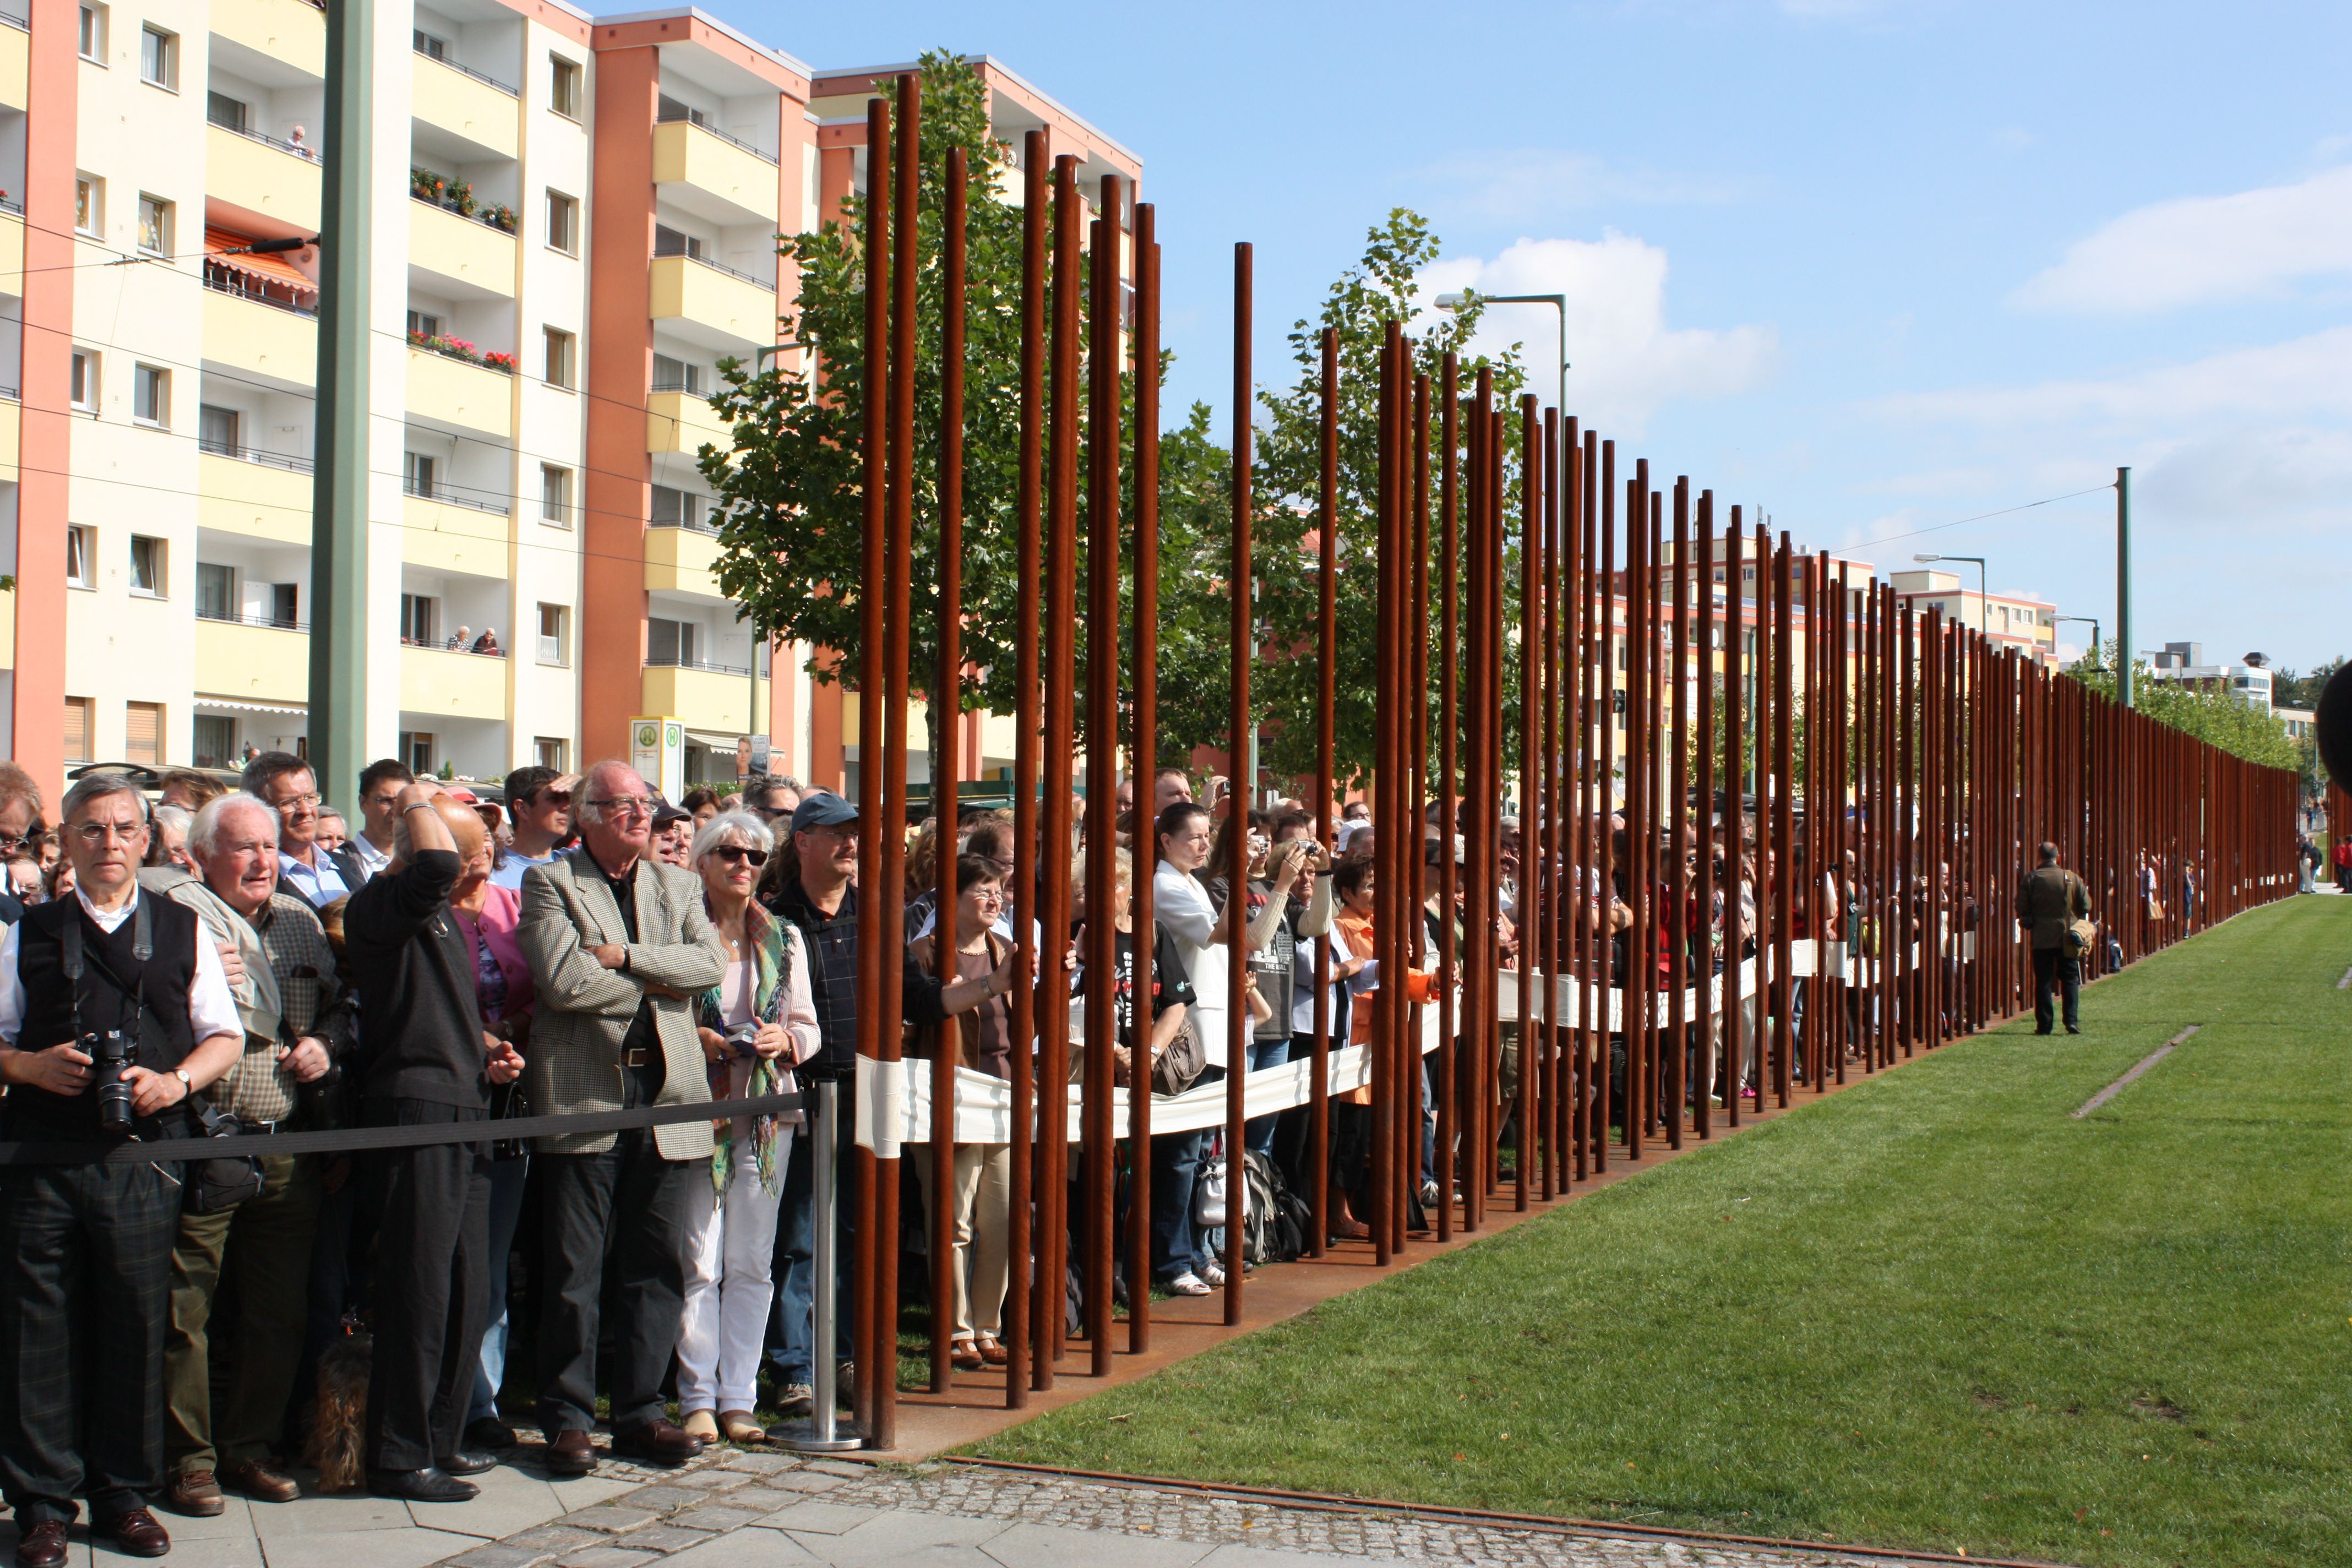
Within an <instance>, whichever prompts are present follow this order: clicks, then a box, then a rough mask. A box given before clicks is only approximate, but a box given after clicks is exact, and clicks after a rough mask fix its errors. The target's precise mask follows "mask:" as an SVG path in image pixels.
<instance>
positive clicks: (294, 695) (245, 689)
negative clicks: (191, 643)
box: [195, 616, 310, 708]
mask: <svg viewBox="0 0 2352 1568" xmlns="http://www.w3.org/2000/svg"><path fill="white" fill-rule="evenodd" d="M195 689H197V690H198V691H200V692H202V693H203V694H204V696H205V697H214V698H222V699H226V700H228V701H231V702H269V703H279V704H287V705H290V706H293V707H297V708H299V707H304V706H306V705H308V704H309V702H310V633H309V631H308V629H307V628H305V627H300V626H271V625H269V624H268V623H266V622H261V623H249V622H246V621H242V620H235V621H232V620H214V619H211V618H209V617H207V616H198V617H197V618H196V679H195ZM199 700H202V699H201V698H200V699H199Z"/></svg>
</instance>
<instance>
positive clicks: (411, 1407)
mask: <svg viewBox="0 0 2352 1568" xmlns="http://www.w3.org/2000/svg"><path fill="white" fill-rule="evenodd" d="M366 1121H367V1123H368V1124H369V1125H370V1126H375V1127H383V1126H397V1127H443V1126H447V1125H449V1124H450V1123H452V1122H457V1121H480V1122H483V1123H484V1124H485V1131H487V1130H488V1113H487V1112H485V1111H481V1110H472V1109H470V1108H461V1107H458V1106H455V1105H436V1104H434V1103H432V1102H431V1101H429V1100H373V1101H371V1102H370V1103H369V1105H368V1107H367V1116H366ZM371 1164H372V1167H373V1168H372V1172H371V1180H372V1182H373V1184H374V1185H375V1187H376V1189H377V1194H378V1198H379V1202H380V1204H381V1213H382V1214H383V1226H382V1228H381V1229H379V1230H378V1231H377V1232H376V1273H375V1279H376V1285H375V1360H374V1363H373V1366H372V1367H371V1369H370V1372H369V1376H368V1406H367V1453H368V1467H369V1468H371V1469H379V1470H421V1469H423V1468H425V1467H426V1466H427V1465H431V1464H433V1463H435V1462H436V1461H437V1460H438V1459H439V1458H441V1457H442V1456H444V1455H446V1454H454V1453H456V1452H457V1442H458V1437H459V1436H460V1435H461V1434H462V1433H463V1432H464V1430H465V1426H466V1407H467V1404H468V1403H469V1402H470V1401H471V1400H472V1398H473V1394H474V1368H475V1366H476V1364H477V1363H478V1362H479V1361H480V1359H481V1353H482V1324H483V1321H485V1320H486V1319H487V1317H488V1313H489V1248H490V1240H489V1237H490V1146H489V1144H488V1142H480V1143H433V1144H427V1145H425V1147H423V1148H418V1149H387V1150H384V1151H383V1152H381V1153H378V1154H375V1155H373V1156H371Z"/></svg>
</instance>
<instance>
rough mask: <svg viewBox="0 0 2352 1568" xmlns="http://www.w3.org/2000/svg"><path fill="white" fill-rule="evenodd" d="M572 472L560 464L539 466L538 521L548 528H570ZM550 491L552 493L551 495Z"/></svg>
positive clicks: (542, 464)
mask: <svg viewBox="0 0 2352 1568" xmlns="http://www.w3.org/2000/svg"><path fill="white" fill-rule="evenodd" d="M573 478H574V476H573V474H572V470H571V469H570V468H565V467H564V466H563V465H562V464H561V463H541V465H540V466H539V521H541V522H543V523H545V524H547V525H548V526H549V527H550V528H570V527H571V526H572V480H573ZM551 490H552V491H553V492H554V493H553V494H551V493H550V491H551Z"/></svg>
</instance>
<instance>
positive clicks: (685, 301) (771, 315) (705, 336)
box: [652, 256, 776, 354]
mask: <svg viewBox="0 0 2352 1568" xmlns="http://www.w3.org/2000/svg"><path fill="white" fill-rule="evenodd" d="M652 281H653V310H652V313H653V317H654V319H655V320H656V321H659V322H660V323H661V324H662V326H663V327H664V328H665V329H667V331H673V332H675V333H677V335H678V336H679V337H681V338H684V339H685V340H686V341H687V342H691V343H694V344H697V345H698V346H699V347H703V348H708V349H715V350H718V351H719V352H721V353H734V354H740V353H747V352H749V351H750V350H752V349H755V348H765V347H766V346H767V345H768V344H770V343H772V342H775V341H776V290H775V288H774V286H773V284H772V283H767V284H763V283H762V282H761V280H760V279H756V278H753V277H751V275H750V274H749V273H744V272H738V271H736V270H735V269H734V268H730V267H722V266H720V265H719V263H717V262H715V261H706V260H703V259H702V258H699V257H693V256H656V258H654V262H653V279H652Z"/></svg>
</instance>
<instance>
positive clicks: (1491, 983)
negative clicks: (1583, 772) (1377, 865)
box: [1478, 407, 1510, 1194]
mask: <svg viewBox="0 0 2352 1568" xmlns="http://www.w3.org/2000/svg"><path fill="white" fill-rule="evenodd" d="M1489 424H1490V426H1491V427H1492V431H1493V439H1492V440H1491V441H1490V442H1489V444H1488V446H1487V453H1488V455H1489V458H1490V460H1491V468H1490V469H1489V472H1488V475H1487V488H1486V496H1487V510H1486V614H1485V616H1484V617H1483V619H1484V626H1483V635H1484V637H1485V642H1486V653H1485V667H1486V668H1485V679H1486V692H1487V699H1486V704H1487V711H1486V721H1485V735H1486V757H1485V759H1484V760H1483V761H1482V762H1481V763H1480V769H1481V773H1482V774H1483V776H1484V777H1485V779H1486V789H1485V791H1484V792H1483V793H1482V794H1481V795H1480V796H1479V802H1478V805H1479V811H1480V834H1479V839H1480V841H1479V847H1478V875H1479V878H1480V885H1481V887H1482V888H1483V889H1484V894H1483V897H1482V899H1481V901H1480V908H1479V913H1478V918H1479V921H1481V922H1482V923H1483V924H1484V925H1485V926H1486V930H1488V931H1492V932H1494V933H1496V934H1495V937H1494V939H1493V940H1494V942H1495V943H1496V949H1497V950H1499V947H1500V944H1501V940H1502V937H1501V932H1502V919H1503V816H1502V812H1503V778H1504V774H1503V705H1504V699H1505V696H1506V692H1505V690H1504V687H1503V615H1504V604H1505V600H1504V596H1503V590H1504V587H1505V586H1506V584H1507V578H1506V577H1505V575H1504V569H1503V539H1504V535H1505V533H1506V531H1507V530H1506V527H1505V522H1504V500H1505V498H1506V496H1507V494H1508V490H1509V485H1510V478H1509V470H1508V467H1507V455H1508V453H1509V450H1510V432H1509V428H1508V426H1509V424H1510V413H1509V410H1508V409H1507V408H1503V407H1498V408H1496V410H1495V411H1494V413H1493V415H1492V416H1490V418H1489ZM1496 956H1497V958H1499V951H1497V954H1496ZM1501 977H1502V965H1501V963H1499V962H1490V963H1488V964H1487V965H1486V973H1485V974H1484V975H1483V976H1482V977H1481V980H1482V983H1483V984H1484V985H1485V987H1486V1008H1485V1011H1486V1030H1487V1042H1486V1060H1487V1062H1488V1064H1489V1066H1488V1069H1487V1071H1488V1075H1489V1076H1488V1081H1489V1083H1490V1084H1491V1085H1492V1089H1491V1090H1490V1094H1491V1098H1492V1102H1493V1105H1494V1110H1493V1115H1494V1118H1495V1121H1494V1126H1495V1131H1496V1138H1495V1139H1494V1141H1493V1148H1494V1158H1495V1162H1496V1165H1495V1175H1494V1179H1493V1182H1492V1189H1493V1190H1494V1191H1495V1192H1496V1194H1500V1193H1501V1191H1502V1140H1501V1136H1500V1134H1501V1131H1502V1125H1503V1116H1504V1113H1505V1108H1504V1105H1503V1102H1502V1084H1503V1023H1502V1017H1503V1014H1502V1006H1501V991H1502V978H1501Z"/></svg>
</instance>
